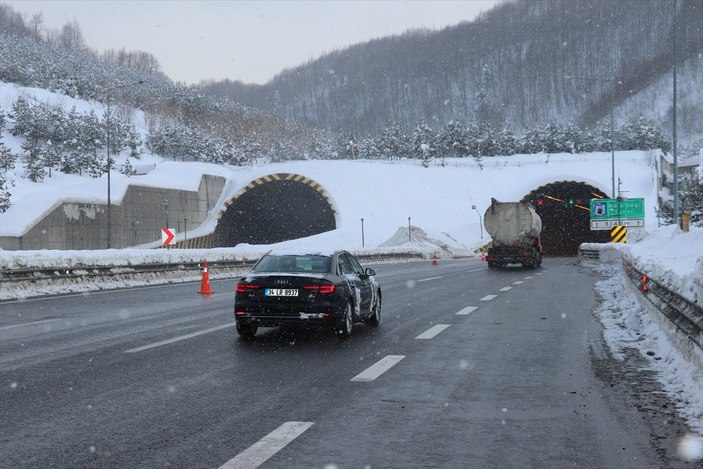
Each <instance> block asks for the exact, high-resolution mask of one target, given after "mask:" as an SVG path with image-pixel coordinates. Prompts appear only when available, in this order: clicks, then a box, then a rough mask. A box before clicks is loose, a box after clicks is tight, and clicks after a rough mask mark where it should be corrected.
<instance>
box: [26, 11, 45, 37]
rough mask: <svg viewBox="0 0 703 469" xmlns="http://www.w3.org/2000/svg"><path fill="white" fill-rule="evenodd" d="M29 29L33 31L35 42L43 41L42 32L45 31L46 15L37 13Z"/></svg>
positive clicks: (30, 21) (30, 22) (31, 20)
mask: <svg viewBox="0 0 703 469" xmlns="http://www.w3.org/2000/svg"><path fill="white" fill-rule="evenodd" d="M29 28H30V29H31V30H32V36H33V37H34V40H35V41H41V35H42V31H43V30H44V14H43V13H35V14H34V15H32V18H31V19H30V20H29Z"/></svg>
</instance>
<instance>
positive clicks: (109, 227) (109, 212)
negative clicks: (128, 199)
mask: <svg viewBox="0 0 703 469" xmlns="http://www.w3.org/2000/svg"><path fill="white" fill-rule="evenodd" d="M142 83H144V81H143V80H139V81H135V82H133V83H125V84H124V85H117V86H113V87H110V88H108V89H107V91H106V93H107V95H106V101H107V120H106V122H105V124H106V132H107V137H106V141H107V248H108V249H110V248H111V247H112V243H111V240H112V203H111V202H112V200H111V199H110V171H111V170H112V158H111V157H110V125H111V122H110V92H112V91H114V90H117V89H120V88H125V87H127V86H133V85H141V84H142Z"/></svg>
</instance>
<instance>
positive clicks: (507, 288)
mask: <svg viewBox="0 0 703 469" xmlns="http://www.w3.org/2000/svg"><path fill="white" fill-rule="evenodd" d="M512 289H513V287H503V288H500V289H499V290H498V291H510V290H512Z"/></svg>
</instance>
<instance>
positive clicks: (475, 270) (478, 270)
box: [466, 267, 486, 272]
mask: <svg viewBox="0 0 703 469" xmlns="http://www.w3.org/2000/svg"><path fill="white" fill-rule="evenodd" d="M482 270H486V269H485V268H484V267H481V268H480V269H471V270H467V271H466V272H480V271H482Z"/></svg>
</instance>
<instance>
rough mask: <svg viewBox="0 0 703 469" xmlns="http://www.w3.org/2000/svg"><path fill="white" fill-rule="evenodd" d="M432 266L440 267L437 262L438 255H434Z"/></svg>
mask: <svg viewBox="0 0 703 469" xmlns="http://www.w3.org/2000/svg"><path fill="white" fill-rule="evenodd" d="M432 265H439V263H438V262H437V253H434V254H432Z"/></svg>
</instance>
